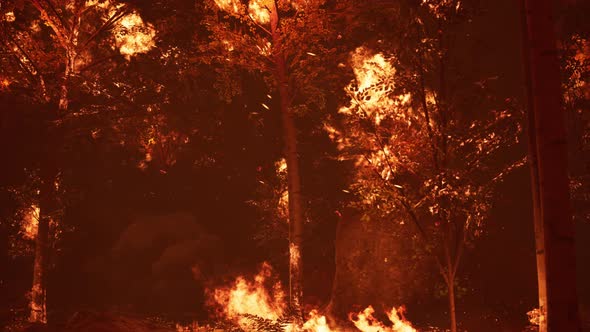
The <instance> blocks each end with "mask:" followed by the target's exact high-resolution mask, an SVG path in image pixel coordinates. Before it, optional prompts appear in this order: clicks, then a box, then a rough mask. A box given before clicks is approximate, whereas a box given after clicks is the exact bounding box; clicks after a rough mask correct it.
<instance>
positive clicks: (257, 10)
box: [248, 0, 274, 24]
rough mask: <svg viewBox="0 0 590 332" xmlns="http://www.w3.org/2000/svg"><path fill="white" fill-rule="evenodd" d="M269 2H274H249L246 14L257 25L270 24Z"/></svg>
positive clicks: (258, 0)
mask: <svg viewBox="0 0 590 332" xmlns="http://www.w3.org/2000/svg"><path fill="white" fill-rule="evenodd" d="M270 1H274V0H251V1H250V3H249V4H248V14H249V15H250V17H252V19H253V20H254V21H256V22H257V23H259V24H267V23H269V22H270V9H269V8H271V4H270Z"/></svg>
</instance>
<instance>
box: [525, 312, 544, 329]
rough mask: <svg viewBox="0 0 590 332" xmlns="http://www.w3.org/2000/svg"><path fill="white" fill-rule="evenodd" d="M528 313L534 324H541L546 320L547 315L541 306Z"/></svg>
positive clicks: (530, 320)
mask: <svg viewBox="0 0 590 332" xmlns="http://www.w3.org/2000/svg"><path fill="white" fill-rule="evenodd" d="M526 314H527V316H528V318H529V322H530V323H531V324H533V325H537V326H539V325H541V322H543V321H545V315H543V313H542V312H541V310H540V309H539V308H535V309H533V310H531V311H529V312H527V313H526Z"/></svg>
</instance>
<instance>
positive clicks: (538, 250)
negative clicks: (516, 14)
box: [521, 0, 547, 332]
mask: <svg viewBox="0 0 590 332" xmlns="http://www.w3.org/2000/svg"><path fill="white" fill-rule="evenodd" d="M525 8H526V7H525V3H524V0H522V1H521V20H522V38H523V48H522V50H523V59H524V74H525V77H527V79H528V77H529V76H530V63H529V52H528V47H527V45H528V44H529V40H528V32H527V24H526V23H527V17H526V10H525ZM533 105H534V100H533V95H532V94H531V93H528V94H527V109H528V110H529V112H528V123H527V125H528V128H527V130H528V132H527V136H528V140H529V141H528V162H529V170H530V177H531V193H532V203H533V225H534V232H535V257H536V260H537V289H538V294H539V312H540V313H541V315H542V317H543V318H542V319H539V321H538V322H539V332H547V321H546V320H545V319H544V317H546V309H547V282H546V275H545V241H544V235H543V234H544V232H543V220H542V219H541V206H540V200H541V198H540V193H539V171H538V164H537V151H536V146H537V140H536V137H535V114H534V113H533V112H532V111H531V110H532V109H533Z"/></svg>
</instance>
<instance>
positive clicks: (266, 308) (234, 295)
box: [209, 262, 416, 332]
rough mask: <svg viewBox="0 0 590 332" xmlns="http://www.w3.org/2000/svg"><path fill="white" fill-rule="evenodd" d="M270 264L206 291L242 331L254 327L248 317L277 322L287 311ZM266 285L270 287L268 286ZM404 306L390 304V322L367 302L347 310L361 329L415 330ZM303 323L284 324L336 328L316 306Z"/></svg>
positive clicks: (310, 331) (311, 330)
mask: <svg viewBox="0 0 590 332" xmlns="http://www.w3.org/2000/svg"><path fill="white" fill-rule="evenodd" d="M272 273H273V270H272V267H271V266H270V265H269V264H268V263H266V262H265V263H263V264H262V266H261V268H260V271H259V272H258V274H256V275H255V276H254V277H253V278H246V277H243V276H239V277H237V278H236V279H235V281H234V282H233V284H232V285H231V286H230V287H221V288H217V289H215V290H213V291H212V292H209V295H210V296H211V297H212V300H213V302H214V304H215V306H216V307H217V308H218V309H220V313H221V314H222V315H223V316H224V317H225V318H227V319H229V320H231V321H233V322H235V323H236V324H238V325H239V326H240V327H241V328H242V329H243V330H244V331H255V330H256V328H253V327H252V325H251V317H252V316H256V317H258V318H262V319H266V320H269V321H273V322H278V320H279V319H280V318H283V317H284V314H285V313H286V308H287V304H286V302H285V294H284V292H283V290H282V286H281V284H280V282H278V281H277V282H274V283H270V284H269V281H270V280H272V277H273V276H272ZM267 287H269V288H272V289H271V290H268V289H267ZM404 311H405V308H404V307H400V308H397V309H396V308H393V309H391V311H390V312H389V313H388V317H389V320H390V321H391V326H387V325H385V324H383V323H381V322H379V321H378V320H377V319H376V318H374V317H373V314H374V313H375V310H374V309H373V307H371V306H369V307H367V308H366V309H365V310H363V311H362V312H360V313H357V314H354V313H350V314H349V318H350V320H351V321H352V322H353V323H354V325H355V326H356V328H357V329H358V330H360V331H362V332H416V329H414V328H413V327H412V325H411V324H410V322H408V321H407V320H406V319H405V318H404V315H403V314H404ZM307 317H308V319H307V320H306V321H305V322H302V323H289V324H285V325H284V326H283V329H284V330H285V332H299V331H305V332H336V331H338V329H333V328H331V327H330V326H329V325H328V322H327V319H326V316H324V315H322V314H321V313H320V312H319V311H318V310H317V309H313V310H311V311H310V312H309V314H308V316H307Z"/></svg>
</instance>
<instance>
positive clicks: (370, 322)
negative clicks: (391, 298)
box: [349, 306, 416, 332]
mask: <svg viewBox="0 0 590 332" xmlns="http://www.w3.org/2000/svg"><path fill="white" fill-rule="evenodd" d="M403 310H404V309H403V307H400V308H399V309H396V308H393V309H391V311H390V312H389V314H388V315H387V316H388V317H389V320H390V321H391V323H392V326H391V327H388V326H386V325H385V324H383V323H381V322H380V321H378V320H377V319H376V318H375V317H373V314H374V313H375V309H373V307H371V306H369V307H367V308H366V309H365V310H363V311H362V312H360V313H358V314H357V315H356V318H354V315H353V314H350V315H349V317H350V320H351V321H352V322H353V323H354V325H355V326H356V328H357V329H359V330H360V331H363V332H416V329H414V328H413V327H412V324H410V322H408V321H406V320H405V319H404V318H403V315H402V313H403Z"/></svg>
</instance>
